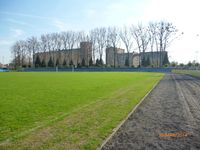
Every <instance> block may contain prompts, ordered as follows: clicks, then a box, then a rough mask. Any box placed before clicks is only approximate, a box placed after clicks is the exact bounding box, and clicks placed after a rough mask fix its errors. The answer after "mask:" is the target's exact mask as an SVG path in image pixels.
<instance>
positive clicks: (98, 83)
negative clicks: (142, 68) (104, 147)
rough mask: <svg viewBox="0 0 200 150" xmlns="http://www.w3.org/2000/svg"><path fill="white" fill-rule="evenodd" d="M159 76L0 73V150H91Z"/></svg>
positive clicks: (154, 74) (110, 131)
mask: <svg viewBox="0 0 200 150" xmlns="http://www.w3.org/2000/svg"><path fill="white" fill-rule="evenodd" d="M163 75H164V74H161V73H56V72H54V73H18V72H15V73H14V72H10V73H0V149H48V148H51V149H96V147H97V146H99V145H100V144H101V143H102V141H103V140H104V139H105V138H106V137H107V136H108V135H109V134H110V133H112V129H113V128H115V127H116V126H117V125H118V124H119V123H120V121H122V120H123V119H124V118H125V117H126V116H127V114H128V113H129V112H130V111H131V110H132V109H133V107H134V106H135V105H136V104H137V103H138V102H139V101H140V100H141V99H142V97H144V95H145V94H146V93H147V92H148V91H149V90H150V89H151V88H152V87H153V85H154V84H155V83H156V82H157V81H158V80H160V79H161V78H162V77H163Z"/></svg>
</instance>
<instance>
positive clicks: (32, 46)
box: [27, 36, 46, 67]
mask: <svg viewBox="0 0 200 150" xmlns="http://www.w3.org/2000/svg"><path fill="white" fill-rule="evenodd" d="M42 37H43V36H41V38H42ZM43 40H44V39H42V44H43V51H45V50H46V46H44V45H45V44H46V42H45V41H43ZM43 42H45V43H43ZM27 43H28V52H29V61H30V58H31V55H32V56H33V58H32V63H33V67H35V54H36V53H37V52H38V51H39V42H38V40H37V38H36V37H34V36H32V37H31V38H29V39H28V40H27ZM29 63H30V62H29Z"/></svg>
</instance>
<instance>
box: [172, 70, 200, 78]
mask: <svg viewBox="0 0 200 150" xmlns="http://www.w3.org/2000/svg"><path fill="white" fill-rule="evenodd" d="M172 72H174V73H180V74H189V75H192V76H195V77H200V70H178V69H176V70H173V71H172Z"/></svg>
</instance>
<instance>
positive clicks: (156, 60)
mask: <svg viewBox="0 0 200 150" xmlns="http://www.w3.org/2000/svg"><path fill="white" fill-rule="evenodd" d="M164 57H167V60H168V54H167V52H166V51H164V52H161V53H160V52H145V53H141V54H138V53H134V52H130V53H126V52H125V50H124V49H121V48H115V51H114V48H113V47H109V48H106V64H107V66H111V67H113V66H115V67H125V66H131V67H138V66H139V65H141V64H142V60H143V59H144V60H145V61H147V59H149V66H159V64H160V60H162V61H164Z"/></svg>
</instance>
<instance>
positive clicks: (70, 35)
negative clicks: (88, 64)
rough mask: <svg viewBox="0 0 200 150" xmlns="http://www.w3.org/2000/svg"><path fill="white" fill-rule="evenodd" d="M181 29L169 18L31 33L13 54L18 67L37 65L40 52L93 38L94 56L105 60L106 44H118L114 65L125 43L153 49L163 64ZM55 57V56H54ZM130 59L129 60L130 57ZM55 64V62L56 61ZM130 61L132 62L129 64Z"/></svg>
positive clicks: (128, 47) (139, 49) (69, 47)
mask: <svg viewBox="0 0 200 150" xmlns="http://www.w3.org/2000/svg"><path fill="white" fill-rule="evenodd" d="M176 33H177V29H176V27H175V26H174V25H173V24H172V23H169V22H165V21H160V22H151V23H149V24H148V25H145V26H144V25H143V24H138V25H136V26H135V25H131V26H124V27H123V28H118V27H107V28H106V27H100V28H95V29H92V30H91V31H89V33H85V32H83V31H80V32H75V31H66V32H61V33H51V34H43V35H41V36H40V37H39V38H37V37H30V38H28V39H27V40H19V41H17V42H16V43H15V44H14V45H13V46H12V48H11V52H12V55H13V64H14V65H15V67H19V66H21V67H25V66H33V67H35V60H36V59H35V58H34V57H36V55H35V54H37V53H38V52H44V53H47V52H48V53H49V54H51V53H54V52H56V51H60V50H63V49H64V50H68V51H72V49H74V48H77V47H79V44H80V42H82V41H90V42H92V45H93V46H92V60H96V59H95V58H98V60H105V59H104V56H105V49H106V47H113V48H114V57H113V58H114V67H115V64H116V61H117V60H115V59H116V57H115V56H116V48H117V47H124V48H125V50H126V52H127V53H128V58H129V54H130V53H131V52H133V51H134V52H138V53H139V54H142V53H143V54H144V53H145V52H146V51H150V52H152V55H151V57H152V58H149V59H157V64H154V65H155V66H162V65H163V59H164V56H162V52H163V51H166V49H167V47H168V46H169V45H170V44H171V42H172V41H173V40H174V39H175V38H176V36H175V35H176ZM153 52H160V53H159V54H160V56H159V57H157V58H153ZM142 56H144V55H139V57H140V58H139V66H144V64H143V61H142V60H144V59H147V58H141V57H142ZM66 57H67V58H66V59H68V60H70V61H73V60H72V57H71V56H66ZM53 60H54V59H53ZM126 61H127V62H129V60H126ZM53 63H54V64H55V62H53ZM128 65H129V64H128Z"/></svg>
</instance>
